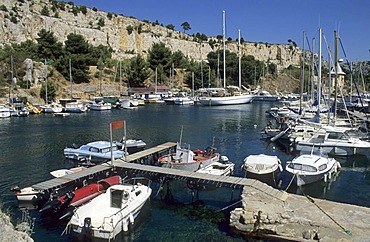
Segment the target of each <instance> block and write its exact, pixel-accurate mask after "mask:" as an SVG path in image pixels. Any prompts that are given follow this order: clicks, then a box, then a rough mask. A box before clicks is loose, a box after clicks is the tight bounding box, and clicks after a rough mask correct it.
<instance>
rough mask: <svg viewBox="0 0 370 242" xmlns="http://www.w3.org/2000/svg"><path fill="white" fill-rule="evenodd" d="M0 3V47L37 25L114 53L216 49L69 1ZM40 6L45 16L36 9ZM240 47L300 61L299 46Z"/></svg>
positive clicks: (202, 53) (27, 35)
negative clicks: (159, 46) (159, 47)
mask: <svg viewBox="0 0 370 242" xmlns="http://www.w3.org/2000/svg"><path fill="white" fill-rule="evenodd" d="M4 6H5V7H4ZM0 7H1V8H0V47H1V46H3V45H7V44H12V43H20V42H23V41H25V40H32V41H36V39H37V38H38V36H37V34H38V33H39V32H40V30H41V29H47V30H50V31H51V32H53V33H54V35H55V36H56V38H57V39H58V40H59V41H61V42H64V41H65V40H66V38H67V35H68V34H70V33H76V34H81V35H82V36H84V37H85V39H86V40H87V41H88V42H89V43H90V44H92V45H95V46H97V45H99V44H102V45H106V46H110V47H111V48H112V49H113V50H114V57H116V58H119V57H122V58H130V57H132V56H134V55H136V54H141V55H143V56H146V54H147V53H148V50H149V49H150V48H151V47H152V45H153V44H154V43H159V42H163V43H165V45H166V46H167V47H168V48H170V49H171V50H172V51H173V52H175V51H178V50H180V51H181V52H182V53H183V54H184V55H185V56H188V57H189V58H191V59H194V60H197V61H199V60H206V58H207V54H208V53H209V52H211V51H215V50H216V49H217V48H218V44H216V45H214V46H213V48H212V47H211V45H210V44H209V43H208V42H203V43H199V42H196V41H194V38H193V37H192V36H190V35H188V34H185V33H182V32H179V31H172V30H169V29H167V28H165V27H162V26H160V25H153V24H151V23H147V22H142V21H138V20H136V19H134V18H130V17H125V16H121V15H117V14H114V13H111V14H109V13H107V12H103V11H99V10H96V9H90V8H87V9H86V13H82V12H81V11H79V12H78V13H77V14H74V13H73V12H72V11H73V7H74V6H73V5H70V4H68V3H67V2H66V4H65V8H64V10H62V9H61V8H53V6H52V4H51V3H50V2H49V1H47V0H32V1H30V0H28V1H27V0H22V1H19V0H3V1H2V3H0ZM45 7H46V8H47V9H48V11H49V14H48V16H45V15H42V14H41V12H42V9H43V8H45ZM5 8H6V9H5ZM99 21H100V24H99ZM102 22H103V24H101V23H102ZM129 26H130V27H132V28H133V31H132V32H131V33H129V31H128V30H127V29H128V27H129ZM130 27H129V28H130ZM210 39H211V38H210ZM227 48H228V49H229V50H230V51H232V52H237V50H238V46H237V42H235V41H234V42H229V43H227ZM241 50H242V54H245V55H253V56H254V57H255V58H256V59H257V60H261V61H265V62H270V63H274V64H277V66H278V69H279V70H281V69H283V68H285V67H288V66H289V65H291V64H292V65H300V56H301V54H302V52H301V50H300V49H299V48H297V47H294V46H292V45H288V44H268V43H250V42H244V43H243V44H242V49H241Z"/></svg>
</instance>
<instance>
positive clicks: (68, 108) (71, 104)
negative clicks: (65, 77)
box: [59, 59, 87, 113]
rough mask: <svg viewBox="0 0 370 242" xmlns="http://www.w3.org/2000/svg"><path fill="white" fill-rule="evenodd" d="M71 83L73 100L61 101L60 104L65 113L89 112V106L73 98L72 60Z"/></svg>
mask: <svg viewBox="0 0 370 242" xmlns="http://www.w3.org/2000/svg"><path fill="white" fill-rule="evenodd" d="M69 81H70V83H71V98H65V99H60V100H59V102H60V103H61V104H62V106H63V107H64V109H63V111H64V112H67V113H84V112H86V111H87V106H86V104H85V103H83V102H81V101H79V100H78V99H75V98H73V95H72V84H73V80H72V67H71V59H69Z"/></svg>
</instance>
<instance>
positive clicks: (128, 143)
mask: <svg viewBox="0 0 370 242" xmlns="http://www.w3.org/2000/svg"><path fill="white" fill-rule="evenodd" d="M114 143H115V144H116V145H117V147H118V149H120V150H123V151H125V150H126V149H127V153H129V154H133V153H136V152H139V151H142V150H144V149H145V146H146V143H145V142H144V141H142V140H141V139H139V140H137V139H127V140H125V138H122V139H121V140H120V141H119V142H118V141H116V142H114Z"/></svg>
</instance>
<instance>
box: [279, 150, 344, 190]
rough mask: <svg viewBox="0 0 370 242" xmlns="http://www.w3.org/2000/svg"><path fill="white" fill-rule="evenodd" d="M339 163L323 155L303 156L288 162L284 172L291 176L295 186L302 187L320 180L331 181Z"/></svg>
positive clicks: (338, 167)
mask: <svg viewBox="0 0 370 242" xmlns="http://www.w3.org/2000/svg"><path fill="white" fill-rule="evenodd" d="M339 169H340V163H339V162H338V161H337V160H335V159H334V158H329V157H326V156H323V155H316V154H303V155H300V156H298V157H296V158H294V159H293V160H292V161H288V162H287V164H286V168H285V170H286V171H287V172H288V173H290V174H291V175H292V176H293V178H292V179H293V181H294V183H295V184H296V185H297V186H303V185H307V184H310V183H314V182H317V181H320V180H324V181H325V182H327V181H329V180H331V179H332V178H333V176H334V175H335V174H336V173H337V172H338V171H339Z"/></svg>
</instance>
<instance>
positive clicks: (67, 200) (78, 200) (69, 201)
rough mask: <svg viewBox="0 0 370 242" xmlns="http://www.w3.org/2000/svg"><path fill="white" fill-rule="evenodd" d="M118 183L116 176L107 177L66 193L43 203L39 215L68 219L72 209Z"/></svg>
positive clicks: (119, 179)
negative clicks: (49, 214) (52, 215)
mask: <svg viewBox="0 0 370 242" xmlns="http://www.w3.org/2000/svg"><path fill="white" fill-rule="evenodd" d="M120 183H121V177H120V176H118V175H115V176H111V177H107V178H105V179H102V180H100V181H98V182H96V183H92V184H89V185H86V186H84V187H81V188H79V189H76V190H74V191H70V192H67V193H66V194H65V195H63V196H60V197H57V198H55V199H53V200H51V201H49V202H47V203H45V204H44V206H43V207H42V208H41V209H40V210H39V211H40V212H41V213H51V214H54V215H57V216H59V218H60V219H64V218H67V217H70V216H71V215H72V213H73V210H74V208H76V207H79V206H81V205H83V204H85V203H87V202H89V201H91V200H92V199H93V198H95V197H97V196H99V195H100V194H103V193H104V192H105V191H106V190H107V189H108V188H109V187H110V186H113V185H116V184H120Z"/></svg>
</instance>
